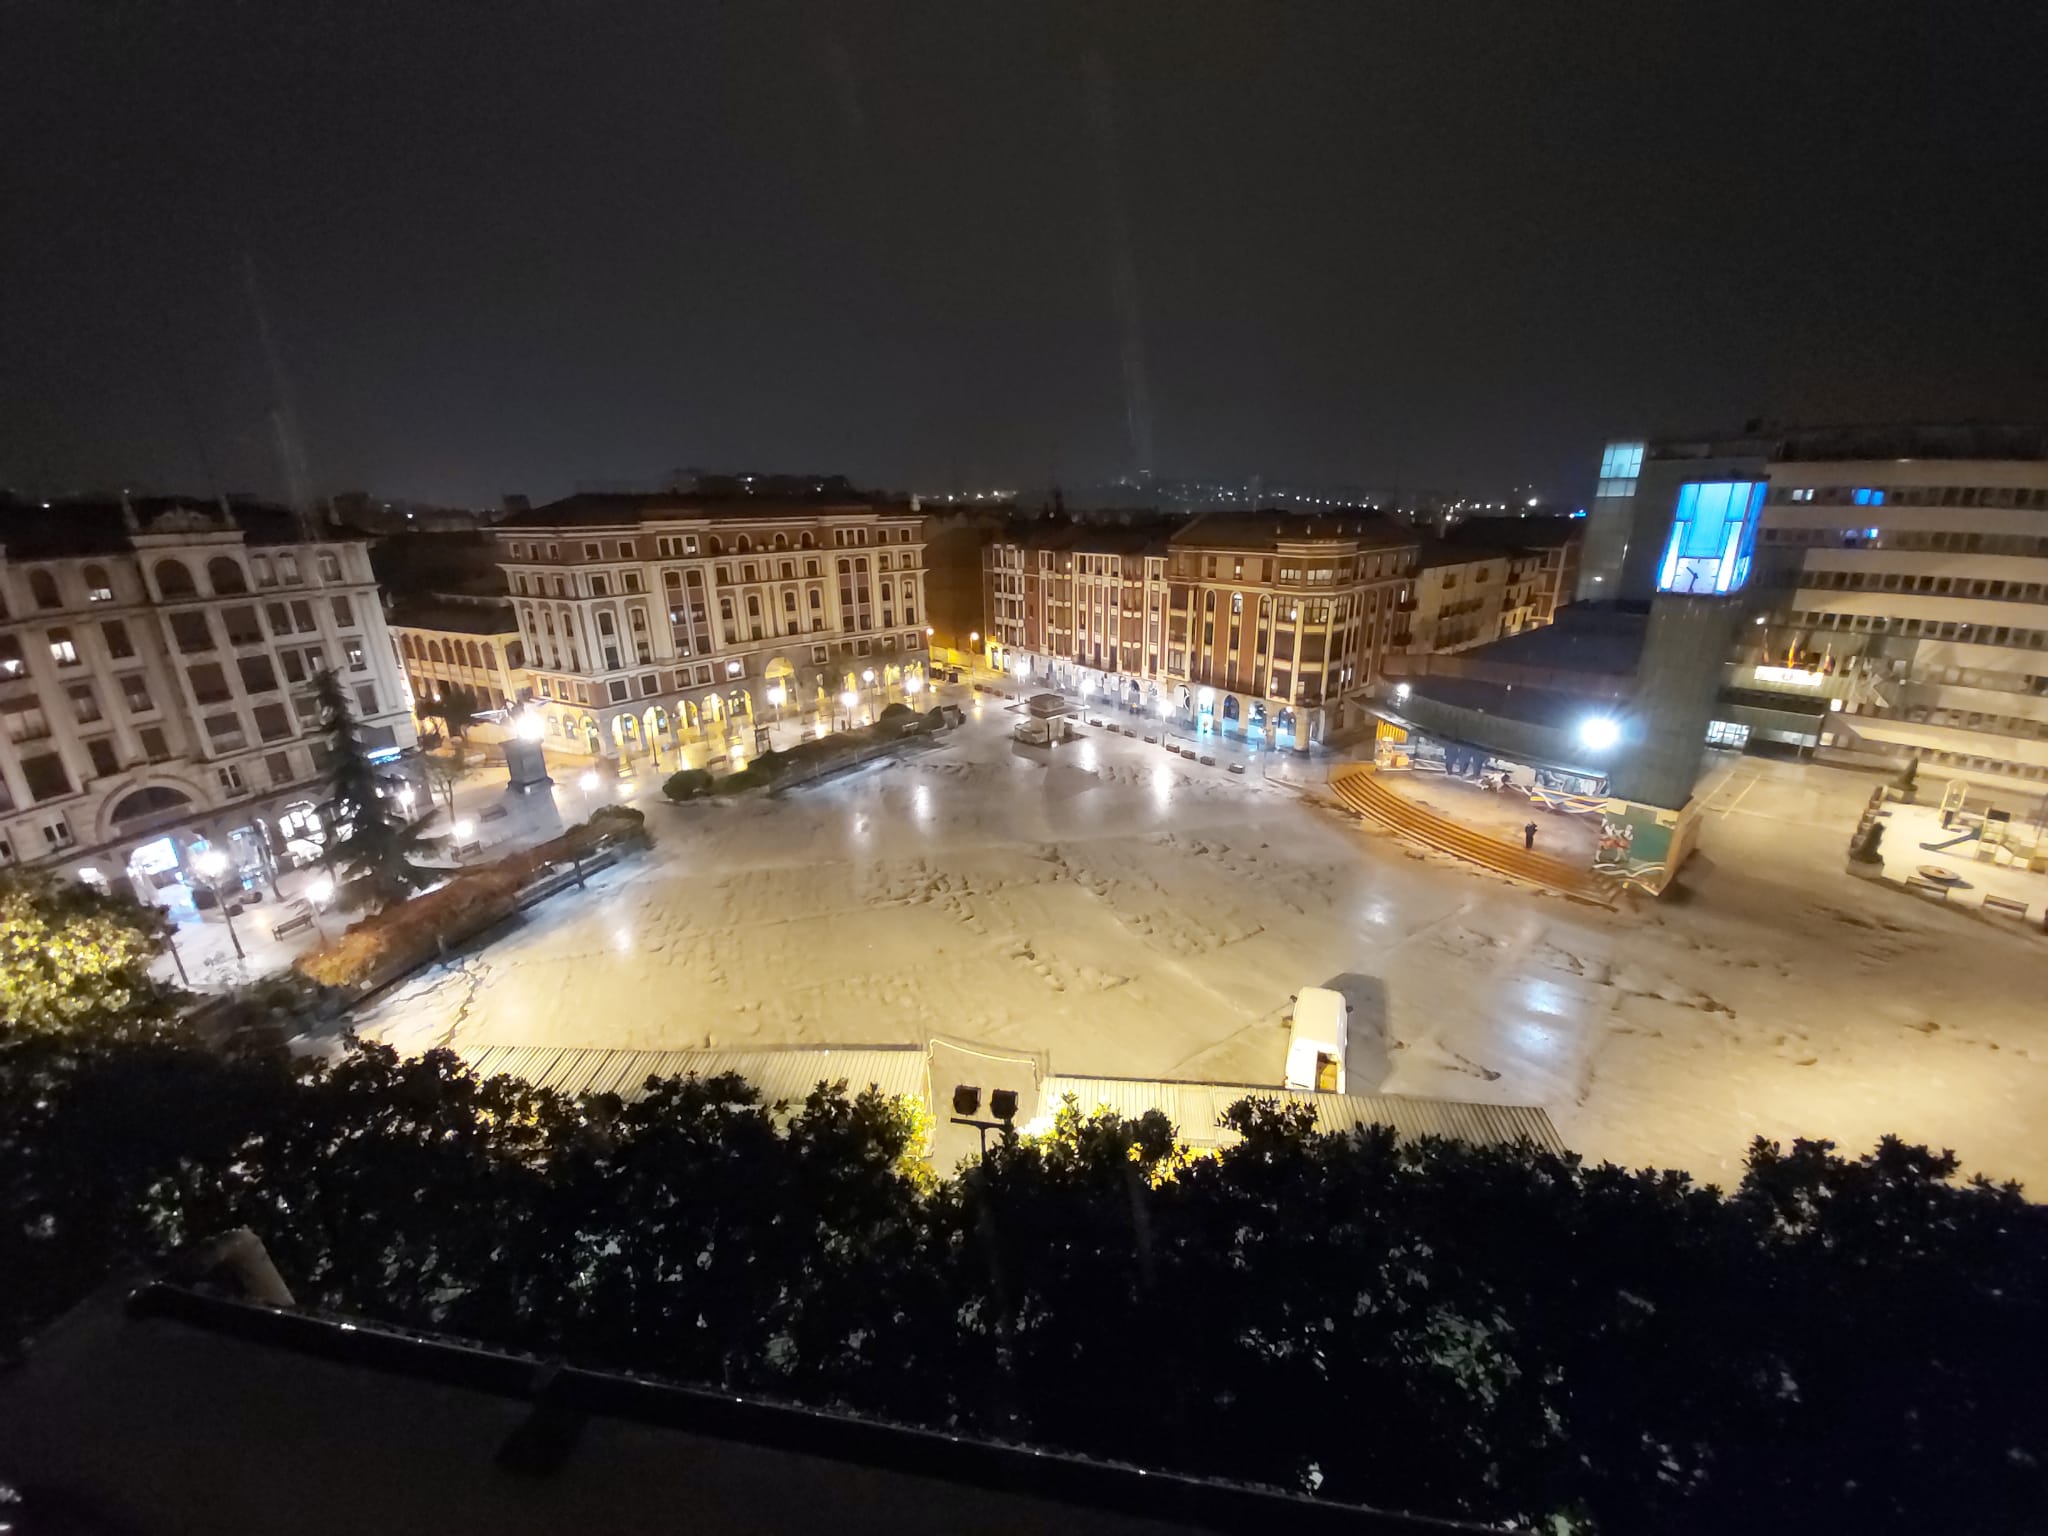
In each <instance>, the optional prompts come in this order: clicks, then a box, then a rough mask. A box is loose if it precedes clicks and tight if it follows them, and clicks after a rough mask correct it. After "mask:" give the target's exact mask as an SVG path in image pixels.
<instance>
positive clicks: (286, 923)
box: [270, 912, 313, 939]
mask: <svg viewBox="0 0 2048 1536" xmlns="http://www.w3.org/2000/svg"><path fill="white" fill-rule="evenodd" d="M312 926H313V914H312V913H310V912H294V913H292V914H291V915H290V916H289V917H283V918H279V919H278V920H277V922H275V923H273V924H272V925H271V929H270V936H271V937H272V938H273V939H288V938H290V937H291V936H292V935H293V934H295V933H297V932H298V931H299V930H300V929H301V928H310V927H312Z"/></svg>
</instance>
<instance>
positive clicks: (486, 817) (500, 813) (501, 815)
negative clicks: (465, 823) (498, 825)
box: [477, 805, 505, 821]
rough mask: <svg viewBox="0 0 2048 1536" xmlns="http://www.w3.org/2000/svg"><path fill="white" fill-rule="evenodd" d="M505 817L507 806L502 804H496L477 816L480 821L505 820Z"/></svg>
mask: <svg viewBox="0 0 2048 1536" xmlns="http://www.w3.org/2000/svg"><path fill="white" fill-rule="evenodd" d="M504 819H505V807H503V806H502V805H494V806H492V807H491V808H490V809H489V810H487V811H485V812H484V813H483V814H482V815H480V816H478V817H477V820H478V821H503V820H504Z"/></svg>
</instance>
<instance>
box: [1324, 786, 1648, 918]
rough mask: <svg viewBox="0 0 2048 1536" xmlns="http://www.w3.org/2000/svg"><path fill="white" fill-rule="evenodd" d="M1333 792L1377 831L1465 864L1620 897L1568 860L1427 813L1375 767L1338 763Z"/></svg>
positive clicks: (1567, 890)
mask: <svg viewBox="0 0 2048 1536" xmlns="http://www.w3.org/2000/svg"><path fill="white" fill-rule="evenodd" d="M1330 792H1331V794H1333V795H1335V796H1336V797H1337V800H1338V803H1339V804H1341V805H1343V806H1344V807H1345V808H1346V809H1348V810H1352V811H1356V812H1357V813H1358V814H1359V815H1360V816H1362V817H1364V818H1365V819H1366V820H1367V821H1370V822H1372V823H1373V824H1375V825H1376V826H1382V827H1385V828H1386V829H1387V830H1388V831H1390V832H1396V833H1398V834H1400V835H1401V836H1402V837H1405V838H1407V839H1409V840H1410V841H1411V842H1417V843H1420V844H1422V845H1423V846H1424V847H1425V848H1433V849H1435V850H1436V851H1437V852H1438V853H1447V854H1449V855H1451V857H1453V858H1457V859H1463V860H1465V861H1466V862H1467V863H1469V864H1476V865H1478V866H1479V867H1480V868H1482V869H1488V870H1491V871H1493V872H1494V873H1495V874H1497V875H1506V876H1507V877H1508V878H1509V879H1511V880H1521V881H1526V882H1527V883H1528V884H1530V885H1540V886H1542V887H1543V888H1544V889H1546V890H1552V891H1556V892H1558V893H1559V894H1560V895H1564V896H1571V897H1574V898H1576V899H1578V900H1580V901H1590V902H1594V903H1596V904H1598V905H1600V906H1603V907H1612V906H1614V905H1615V904H1616V902H1617V900H1618V898H1619V895H1620V886H1619V884H1618V883H1617V882H1616V881H1614V880H1612V879H1610V878H1609V877H1607V876H1605V875H1599V874H1595V873H1594V872H1593V871H1592V870H1590V869H1582V868H1580V867H1579V866H1578V865H1576V864H1571V863H1567V862H1566V861H1565V860H1563V859H1559V858H1553V857H1551V856H1550V855H1549V854H1547V853H1537V852H1535V851H1534V850H1533V849H1528V848H1518V847H1516V846H1515V845H1514V844H1513V843H1509V842H1503V841H1502V840H1501V839H1500V838H1497V837H1488V836H1486V834H1485V833H1483V832H1475V831H1473V830H1472V829H1471V828H1470V827H1465V826H1460V825H1459V824H1458V823H1457V822H1455V821H1452V820H1450V819H1449V818H1447V817H1443V816H1439V815H1437V814H1436V812H1434V811H1431V810H1426V809H1424V808H1423V807H1422V806H1419V805H1417V804H1416V803H1415V802H1414V801H1412V800H1408V799H1405V798H1404V797H1402V796H1401V795H1398V794H1396V793H1395V792H1394V791H1393V790H1391V789H1389V788H1387V786H1386V784H1385V783H1383V782H1382V781H1381V779H1380V777H1379V775H1378V774H1377V773H1375V772H1374V770H1373V767H1372V765H1371V764H1370V763H1338V764H1336V765H1335V766H1333V767H1332V768H1331V769H1330Z"/></svg>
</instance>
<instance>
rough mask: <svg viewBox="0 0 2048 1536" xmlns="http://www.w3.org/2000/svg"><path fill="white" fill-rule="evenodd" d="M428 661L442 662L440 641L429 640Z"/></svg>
mask: <svg viewBox="0 0 2048 1536" xmlns="http://www.w3.org/2000/svg"><path fill="white" fill-rule="evenodd" d="M427 660H429V661H433V662H438V661H440V660H441V642H440V641H438V640H429V641H428V642H427Z"/></svg>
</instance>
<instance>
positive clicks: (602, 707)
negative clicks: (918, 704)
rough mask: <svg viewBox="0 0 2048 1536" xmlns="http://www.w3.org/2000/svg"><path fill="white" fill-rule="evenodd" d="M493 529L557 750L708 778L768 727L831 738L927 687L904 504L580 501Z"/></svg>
mask: <svg viewBox="0 0 2048 1536" xmlns="http://www.w3.org/2000/svg"><path fill="white" fill-rule="evenodd" d="M493 532H494V536H495V537H496V539H497V541H498V549H499V559H500V563H501V564H502V565H503V567H504V571H505V576H506V581H507V583H508V584H509V587H510V590H511V599H512V606H513V610H514V613H515V614H516V616H517V623H518V639H519V642H520V645H521V648H522V650H523V652H524V655H525V659H526V665H527V670H528V672H529V673H530V675H531V677H532V685H533V694H534V698H533V704H534V707H535V708H536V710H537V711H538V713H539V715H540V717H541V719H542V721H543V723H544V728H545V732H546V734H545V736H544V738H543V739H544V742H545V743H546V745H548V746H551V747H555V748H559V749H562V750H566V751H571V752H575V753H579V754H585V755H588V756H591V757H595V758H602V759H605V760H607V761H610V762H612V763H615V764H617V763H621V762H630V761H631V760H632V759H634V758H637V757H640V756H643V755H651V756H652V757H653V758H654V759H655V760H656V762H657V764H660V765H663V766H673V765H677V764H687V765H689V766H698V767H701V766H703V765H704V762H705V761H707V760H708V759H709V758H711V757H714V756H718V755H721V754H725V753H728V752H729V751H730V749H731V747H732V746H734V745H738V746H739V747H740V748H741V749H742V750H743V751H745V752H748V753H751V752H752V751H753V750H754V749H755V747H756V745H757V743H758V741H759V739H760V737H759V736H758V735H757V732H759V731H762V730H765V728H766V727H768V726H769V725H770V724H771V723H773V722H780V724H781V725H782V727H783V728H784V729H785V730H787V729H789V728H791V727H804V728H811V729H825V728H829V723H830V722H831V720H832V719H833V718H835V717H838V718H845V717H846V716H847V715H849V714H850V715H852V716H854V717H855V718H859V717H862V716H867V715H872V714H873V713H875V712H877V711H878V710H879V709H880V708H881V707H882V706H883V705H884V704H885V703H887V702H889V701H891V700H894V699H900V698H902V697H904V696H905V695H906V694H910V695H912V696H914V694H915V692H916V690H918V689H920V688H921V687H922V686H923V684H924V682H925V657H926V638H927V637H926V632H925V631H926V626H927V624H928V622H929V621H928V619H927V616H926V611H925V594H924V578H925V567H924V538H923V518H922V516H921V515H920V513H919V512H918V511H917V510H916V509H915V508H914V507H912V506H910V505H908V504H899V503H893V502H871V501H862V500H857V499H853V498H850V497H847V496H844V495H832V496H827V497H821V498H819V499H816V500H803V499H782V498H768V497H753V496H747V495H740V496H703V495H689V494H654V495H582V496H572V497H569V498H568V499H566V500H564V501H558V502H554V503H551V504H549V505H546V506H540V507H534V508H531V509H530V510H523V511H519V512H515V513H514V514H512V515H511V516H510V517H508V518H507V519H506V520H505V521H503V522H502V523H500V524H499V525H498V526H497V527H496V528H495V529H494V530H493ZM848 691H851V692H853V693H854V694H855V695H856V698H857V702H856V704H855V705H854V706H853V707H852V709H851V710H848V709H847V708H846V707H845V706H843V705H842V704H841V702H840V699H841V696H842V695H843V694H844V693H846V692H848Z"/></svg>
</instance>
